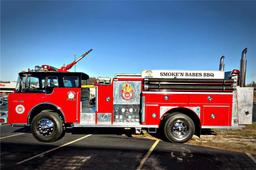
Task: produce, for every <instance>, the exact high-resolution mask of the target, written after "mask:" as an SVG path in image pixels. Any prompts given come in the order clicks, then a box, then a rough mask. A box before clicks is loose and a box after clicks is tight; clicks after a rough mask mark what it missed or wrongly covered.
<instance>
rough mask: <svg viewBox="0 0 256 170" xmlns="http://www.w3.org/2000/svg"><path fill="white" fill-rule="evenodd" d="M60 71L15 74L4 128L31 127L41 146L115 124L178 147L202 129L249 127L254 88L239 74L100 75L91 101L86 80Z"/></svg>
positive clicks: (164, 72)
mask: <svg viewBox="0 0 256 170" xmlns="http://www.w3.org/2000/svg"><path fill="white" fill-rule="evenodd" d="M83 57H84V56H83ZM80 59H81V58H80ZM80 59H79V60H80ZM67 66H68V67H69V68H71V67H72V65H70V64H69V65H67ZM46 68H47V69H46ZM65 69H66V68H65V67H62V68H61V69H58V70H57V69H55V68H53V67H51V66H46V65H43V66H42V67H41V68H37V69H35V70H29V71H27V72H21V73H19V79H18V83H17V88H16V91H15V93H13V94H10V95H9V98H8V103H9V106H8V115H9V117H8V122H9V124H11V125H13V126H17V125H21V126H30V127H31V129H32V133H33V135H34V137H35V138H36V139H38V140H39V141H42V142H53V141H56V140H58V139H60V138H61V137H62V136H63V135H64V133H65V128H66V127H71V128H75V127H84V128H86V127H91V128H92V127H95V128H96V127H103V128H108V127H112V128H113V127H115V128H132V129H135V130H136V131H137V132H139V131H140V130H141V129H143V128H145V129H148V130H150V131H155V132H156V131H158V132H162V133H163V134H164V136H165V138H166V139H167V140H169V141H171V142H178V143H182V142H186V141H188V140H189V139H191V138H192V136H193V135H194V134H196V135H200V131H201V129H202V128H231V127H239V126H240V125H242V124H250V123H251V122H252V97H253V89H252V88H247V87H240V86H239V84H238V82H239V81H238V79H239V71H238V70H233V71H231V72H228V73H226V75H225V72H224V71H222V70H220V71H182V70H181V71H177V70H176V71H172V70H145V71H143V72H142V74H119V75H117V76H115V77H114V78H97V80H96V82H95V84H94V87H93V88H95V98H92V97H91V96H90V90H92V89H91V86H89V85H88V79H89V76H88V75H87V74H85V73H79V72H67V70H65Z"/></svg>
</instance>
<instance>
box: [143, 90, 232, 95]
mask: <svg viewBox="0 0 256 170" xmlns="http://www.w3.org/2000/svg"><path fill="white" fill-rule="evenodd" d="M142 93H143V94H221V95H223V94H226V95H231V94H233V93H223V92H220V93H218V92H158V91H156V92H154V91H143V92H142Z"/></svg>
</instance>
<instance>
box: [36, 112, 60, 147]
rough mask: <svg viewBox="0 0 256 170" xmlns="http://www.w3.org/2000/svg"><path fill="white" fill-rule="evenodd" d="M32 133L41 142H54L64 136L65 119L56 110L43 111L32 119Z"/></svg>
mask: <svg viewBox="0 0 256 170" xmlns="http://www.w3.org/2000/svg"><path fill="white" fill-rule="evenodd" d="M31 128H32V133H33V135H34V137H35V138H36V139H37V140H39V141H41V142H54V141H57V140H58V139H60V138H61V137H63V136H64V133H65V131H64V126H63V121H62V119H61V118H60V116H59V115H58V114H57V113H55V112H41V113H39V114H38V115H36V116H35V117H34V119H33V120H32V127H31Z"/></svg>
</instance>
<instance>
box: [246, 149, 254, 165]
mask: <svg viewBox="0 0 256 170" xmlns="http://www.w3.org/2000/svg"><path fill="white" fill-rule="evenodd" d="M245 154H246V155H247V156H248V157H249V158H250V159H251V160H252V161H253V162H254V163H255V164H256V159H255V158H254V157H253V156H252V155H251V154H250V153H247V152H246V153H245Z"/></svg>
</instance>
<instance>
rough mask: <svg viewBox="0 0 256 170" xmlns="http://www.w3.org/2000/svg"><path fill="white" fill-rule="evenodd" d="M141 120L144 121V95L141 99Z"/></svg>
mask: <svg viewBox="0 0 256 170" xmlns="http://www.w3.org/2000/svg"><path fill="white" fill-rule="evenodd" d="M141 122H142V123H143V122H145V96H142V99H141Z"/></svg>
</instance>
